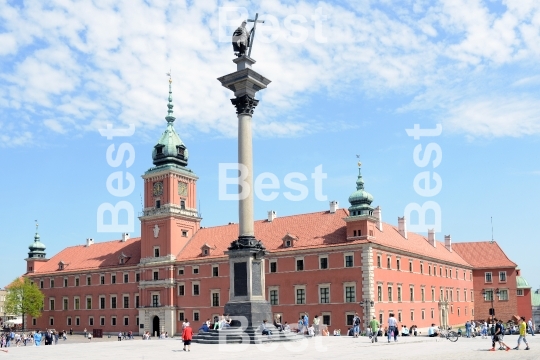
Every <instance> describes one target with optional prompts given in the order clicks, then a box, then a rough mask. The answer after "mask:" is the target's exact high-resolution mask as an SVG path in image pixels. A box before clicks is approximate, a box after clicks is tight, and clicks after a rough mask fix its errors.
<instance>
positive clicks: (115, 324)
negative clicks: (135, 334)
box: [111, 315, 118, 326]
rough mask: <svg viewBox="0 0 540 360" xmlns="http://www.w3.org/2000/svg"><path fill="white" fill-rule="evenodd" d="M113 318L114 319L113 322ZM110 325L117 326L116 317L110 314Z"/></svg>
mask: <svg viewBox="0 0 540 360" xmlns="http://www.w3.org/2000/svg"><path fill="white" fill-rule="evenodd" d="M113 319H114V324H113ZM111 326H118V319H117V318H116V316H114V315H113V316H111Z"/></svg>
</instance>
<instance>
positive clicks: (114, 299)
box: [111, 296, 116, 309]
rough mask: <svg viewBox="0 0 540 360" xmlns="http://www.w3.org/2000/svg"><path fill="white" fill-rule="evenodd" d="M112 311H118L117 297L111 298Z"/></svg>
mask: <svg viewBox="0 0 540 360" xmlns="http://www.w3.org/2000/svg"><path fill="white" fill-rule="evenodd" d="M111 309H116V296H112V297H111Z"/></svg>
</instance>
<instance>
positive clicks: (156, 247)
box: [152, 246, 161, 257]
mask: <svg viewBox="0 0 540 360" xmlns="http://www.w3.org/2000/svg"><path fill="white" fill-rule="evenodd" d="M156 250H157V251H158V255H159V256H156ZM152 257H161V249H160V247H159V246H154V247H153V248H152Z"/></svg>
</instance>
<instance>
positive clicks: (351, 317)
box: [347, 314, 354, 326]
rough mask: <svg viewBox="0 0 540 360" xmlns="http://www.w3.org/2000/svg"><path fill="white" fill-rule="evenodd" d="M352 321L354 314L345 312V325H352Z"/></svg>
mask: <svg viewBox="0 0 540 360" xmlns="http://www.w3.org/2000/svg"><path fill="white" fill-rule="evenodd" d="M353 321H354V314H347V326H352V325H353Z"/></svg>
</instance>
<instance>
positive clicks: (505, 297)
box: [499, 290, 508, 301]
mask: <svg viewBox="0 0 540 360" xmlns="http://www.w3.org/2000/svg"><path fill="white" fill-rule="evenodd" d="M499 300H500V301H506V300H508V290H500V291H499Z"/></svg>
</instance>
